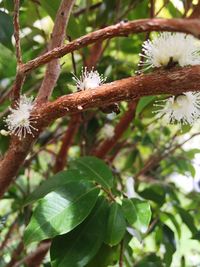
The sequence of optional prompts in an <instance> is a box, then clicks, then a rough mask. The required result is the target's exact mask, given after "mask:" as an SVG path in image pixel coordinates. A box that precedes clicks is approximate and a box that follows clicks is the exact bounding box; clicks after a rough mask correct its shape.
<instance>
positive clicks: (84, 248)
mask: <svg viewBox="0 0 200 267" xmlns="http://www.w3.org/2000/svg"><path fill="white" fill-rule="evenodd" d="M107 212H108V204H107V202H106V200H105V199H103V198H100V199H99V200H98V201H97V203H96V205H95V207H94V209H93V211H92V213H91V214H90V216H89V217H88V218H87V219H86V220H85V221H84V222H83V223H82V224H81V225H79V226H78V227H77V228H76V229H74V230H73V231H72V232H70V233H68V234H65V235H61V236H57V237H56V238H55V239H54V240H53V242H52V246H51V250H50V255H51V263H52V267H66V266H70V267H83V266H85V265H86V264H87V263H88V262H89V261H90V260H91V259H92V258H93V257H94V256H95V254H96V253H97V252H98V250H99V249H100V247H101V245H102V242H103V239H104V235H105V227H106V221H107Z"/></svg>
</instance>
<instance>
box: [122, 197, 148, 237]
mask: <svg viewBox="0 0 200 267" xmlns="http://www.w3.org/2000/svg"><path fill="white" fill-rule="evenodd" d="M122 208H123V212H124V215H125V217H126V219H127V221H128V222H129V224H130V225H132V226H134V227H135V228H136V229H138V230H139V231H141V232H142V233H144V232H146V230H147V227H148V225H149V223H150V220H151V208H150V205H149V203H148V202H147V201H143V200H140V199H136V198H132V199H124V200H123V204H122Z"/></svg>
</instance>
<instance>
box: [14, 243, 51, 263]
mask: <svg viewBox="0 0 200 267" xmlns="http://www.w3.org/2000/svg"><path fill="white" fill-rule="evenodd" d="M50 245H51V242H50V241H46V240H45V241H42V242H41V243H40V244H39V246H38V247H37V249H36V250H35V251H33V252H32V253H30V254H29V255H27V256H26V257H25V258H24V259H22V260H21V261H18V262H16V263H15V265H14V266H13V267H21V266H22V264H25V265H26V266H27V267H40V266H41V261H42V260H43V259H44V257H45V255H46V254H47V251H48V250H49V248H50Z"/></svg>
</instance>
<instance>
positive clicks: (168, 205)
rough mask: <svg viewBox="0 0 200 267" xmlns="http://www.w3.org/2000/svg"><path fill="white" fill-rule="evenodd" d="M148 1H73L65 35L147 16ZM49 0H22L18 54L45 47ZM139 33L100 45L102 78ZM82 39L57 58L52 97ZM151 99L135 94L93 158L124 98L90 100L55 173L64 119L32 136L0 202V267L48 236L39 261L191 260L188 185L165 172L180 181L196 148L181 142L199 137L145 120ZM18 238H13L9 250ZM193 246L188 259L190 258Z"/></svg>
mask: <svg viewBox="0 0 200 267" xmlns="http://www.w3.org/2000/svg"><path fill="white" fill-rule="evenodd" d="M150 2H151V1H147V0H141V1H138V0H123V1H118V0H113V1H111V0H103V1H96V0H77V1H76V5H75V6H74V8H73V14H72V16H71V18H70V21H69V25H68V28H67V35H68V37H70V38H68V39H72V40H73V39H76V38H78V37H80V36H82V35H85V34H87V33H89V32H92V31H95V30H97V29H100V28H103V27H105V26H108V25H112V24H115V23H117V22H119V21H122V20H126V19H128V20H135V19H139V18H148V17H149V16H150V8H151V5H150ZM154 2H155V3H156V4H155V7H154V9H155V10H154V11H155V12H154V13H155V14H157V13H158V12H159V13H158V14H157V16H158V17H164V18H173V17H176V18H178V17H182V16H188V15H189V14H190V13H191V12H192V8H193V6H192V4H191V3H190V2H192V1H162V0H156V1H154ZM193 2H194V3H196V2H195V1H193ZM177 3H178V4H177ZM59 4H60V1H59V0H54V1H50V0H46V1H45V0H41V1H35V0H32V1H21V4H20V28H21V36H20V37H21V38H20V39H21V46H22V55H23V60H24V62H27V61H29V60H31V59H33V58H35V57H36V56H38V55H40V54H42V53H44V51H46V50H47V46H48V41H49V40H50V34H51V32H52V27H53V22H54V21H55V17H56V12H57V9H58V7H59ZM0 8H1V10H0V25H1V29H0V116H1V122H0V124H1V128H4V122H3V117H4V116H5V115H6V114H7V112H8V106H9V104H10V102H9V99H8V97H7V98H5V99H4V101H1V100H2V99H3V98H4V96H5V95H6V94H7V93H8V92H9V90H10V87H11V85H12V83H13V81H14V78H15V74H16V73H15V70H16V58H15V47H14V45H13V43H14V42H13V24H12V16H13V8H14V6H13V1H10V0H3V1H0ZM150 36H151V33H150ZM146 38H147V35H146V33H143V34H132V35H129V36H126V37H116V38H113V39H111V40H109V39H108V40H105V41H104V42H103V43H101V44H100V49H102V50H103V52H102V55H101V57H100V58H99V61H98V62H95V65H96V66H95V67H96V68H97V69H98V71H99V73H102V74H104V75H105V76H107V82H111V81H114V80H119V79H122V78H125V77H129V76H131V75H134V72H135V71H137V70H138V62H139V60H140V58H139V53H140V52H141V45H142V43H143V41H144V40H146ZM66 42H68V40H66ZM92 48H93V47H92V46H89V47H85V48H82V49H80V50H78V51H76V52H74V53H73V54H68V55H65V56H64V57H63V58H62V59H61V62H60V63H61V66H62V71H61V75H60V77H59V80H58V82H57V85H56V87H55V89H54V91H53V95H52V98H51V100H54V99H56V98H58V97H60V96H62V95H65V94H69V93H74V92H76V86H75V84H74V82H73V80H72V74H71V73H72V72H73V73H76V72H77V73H76V74H77V76H79V74H80V73H81V68H82V66H83V65H85V64H87V62H90V61H91V62H92V59H93V58H92V59H91V55H92V57H94V55H95V53H94V51H93V50H92ZM95 49H98V48H95ZM95 52H98V51H97V50H95ZM72 59H73V60H72ZM74 64H75V66H74ZM44 72H45V66H42V67H40V68H38V69H36V70H35V71H34V72H32V73H31V74H30V75H29V76H28V77H27V79H26V82H25V84H24V86H23V93H25V94H26V95H33V96H36V95H37V92H38V89H39V87H40V84H41V82H42V78H43V77H44ZM147 90H148V88H147ZM157 98H159V96H148V97H143V98H142V99H140V100H139V102H138V104H137V108H136V111H135V116H133V119H132V121H131V123H130V125H128V127H127V129H124V131H123V134H122V136H121V138H120V139H116V140H115V143H114V146H113V147H112V148H111V149H110V151H109V152H108V153H107V154H106V155H105V156H103V157H102V159H99V158H97V157H95V151H97V150H98V149H99V148H100V146H101V144H103V143H104V142H105V140H107V141H109V138H110V137H108V136H106V134H105V136H104V138H102V134H100V131H101V130H102V128H103V127H104V125H105V124H106V123H107V124H109V125H112V126H113V127H115V126H116V125H117V124H118V123H119V122H120V120H121V118H122V117H123V116H124V115H125V114H126V111H127V110H128V108H129V107H128V104H127V103H125V102H121V103H119V109H120V114H118V115H117V114H114V113H112V114H109V115H108V114H106V113H105V112H103V111H102V110H100V109H98V110H97V109H94V110H89V111H86V112H84V113H83V114H81V116H82V117H81V122H80V124H79V125H78V126H79V127H78V131H77V132H76V133H75V134H74V137H73V140H72V141H70V144H69V147H70V148H69V150H68V154H67V156H66V155H65V156H64V159H65V161H66V164H65V168H64V170H62V171H60V172H59V173H55V162H56V160H57V157H58V155H59V153H58V152H59V151H60V148H61V146H62V144H63V140H62V137H63V135H64V134H65V132H66V130H67V129H68V125H69V123H70V117H69V116H68V117H64V118H63V119H59V120H57V121H55V122H54V123H52V124H51V125H50V126H49V127H48V128H47V129H45V130H44V131H43V132H42V133H41V134H40V136H39V138H38V140H37V142H36V143H35V145H34V146H33V147H32V148H31V150H30V154H29V156H28V157H27V159H26V161H25V163H24V164H23V166H21V168H20V172H19V173H18V175H17V177H16V179H15V181H14V182H13V184H12V186H11V187H10V188H9V190H8V191H7V192H6V194H5V195H4V198H3V199H2V200H1V201H0V216H1V217H0V219H1V221H0V233H1V234H0V247H1V250H0V266H2V267H3V266H8V265H7V264H8V263H9V262H11V260H13V259H14V263H16V262H21V263H20V264H21V265H18V266H30V265H28V264H27V265H26V262H24V261H23V260H24V259H25V258H26V256H27V255H30V254H31V251H34V250H36V249H37V247H38V244H39V243H41V242H42V241H43V240H46V239H47V240H51V247H50V254H47V256H46V257H45V259H44V260H43V262H42V263H41V266H52V267H68V266H69V267H84V266H86V267H108V266H109V267H115V266H119V264H121V265H120V267H121V266H126V267H131V266H135V267H160V266H166V267H168V266H172V267H184V266H191V267H192V266H193V267H195V266H196V267H197V266H199V264H200V250H199V248H198V246H199V243H198V242H199V237H200V235H199V233H200V224H199V220H200V215H199V204H200V195H199V183H197V184H195V187H193V188H192V190H190V192H188V191H184V190H183V188H180V187H179V186H178V184H177V183H176V180H175V179H173V177H174V176H177V175H181V176H180V179H182V178H184V177H188V181H189V180H190V181H191V179H193V181H194V183H195V181H196V180H195V177H196V175H197V174H196V170H195V167H194V159H195V157H196V155H197V154H198V153H200V150H199V149H198V148H197V147H194V148H191V147H189V148H188V146H187V144H188V143H189V144H190V142H191V140H193V139H195V138H196V137H197V138H198V137H199V129H198V126H196V125H195V126H194V127H193V128H191V127H189V126H183V128H182V130H180V129H179V128H178V127H177V126H176V125H173V126H172V125H164V123H163V122H162V121H161V120H160V121H159V120H157V119H155V116H154V114H153V113H152V111H153V109H154V106H153V103H154V101H155V99H157ZM162 98H163V97H162ZM133 115H134V114H133ZM78 121H79V120H78V119H77V123H78ZM8 139H9V137H7V136H0V151H1V154H4V153H5V152H6V150H7V148H8V144H9V140H8ZM198 143H199V141H198ZM195 144H196V143H195ZM130 177H133V178H134V184H132V185H131V186H130V185H128V183H127V181H128V178H130ZM130 187H131V188H130ZM128 191H131V192H132V193H131V195H129V194H128ZM20 242H23V244H24V247H23V249H21V251H20V252H19V251H18V250H17V248H19V244H20ZM187 244H189V246H188V247H187ZM16 251H18V253H17V255H18V256H17V258H16V257H15V255H16ZM193 254H196V255H197V259H198V262H197V263H194V264H193V263H191V262H192V260H191V257H192V255H193ZM122 262H123V265H122ZM10 266H11V265H10ZM12 266H14V264H13V265H12Z"/></svg>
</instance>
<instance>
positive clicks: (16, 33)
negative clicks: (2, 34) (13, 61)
mask: <svg viewBox="0 0 200 267" xmlns="http://www.w3.org/2000/svg"><path fill="white" fill-rule="evenodd" d="M19 5H20V0H15V1H14V17H13V25H14V37H15V46H16V58H17V64H18V65H20V64H21V63H22V54H21V44H20V38H19V30H20V27H19Z"/></svg>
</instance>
